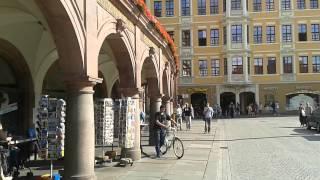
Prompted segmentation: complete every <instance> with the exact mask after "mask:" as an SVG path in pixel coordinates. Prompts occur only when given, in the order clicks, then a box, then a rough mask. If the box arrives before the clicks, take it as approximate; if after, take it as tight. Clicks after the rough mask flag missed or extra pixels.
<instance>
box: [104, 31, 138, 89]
mask: <svg viewBox="0 0 320 180" xmlns="http://www.w3.org/2000/svg"><path fill="white" fill-rule="evenodd" d="M109 47H110V48H109ZM108 50H111V51H112V53H113V55H114V58H115V64H116V67H117V69H118V71H119V76H120V81H119V82H120V87H121V88H132V87H135V76H134V67H133V66H134V65H133V64H132V62H131V57H130V53H129V50H128V47H127V46H126V45H125V43H124V41H123V40H122V38H121V37H120V35H119V34H111V35H109V36H108V37H107V38H106V39H105V42H104V44H103V45H102V47H101V49H100V54H108Z"/></svg>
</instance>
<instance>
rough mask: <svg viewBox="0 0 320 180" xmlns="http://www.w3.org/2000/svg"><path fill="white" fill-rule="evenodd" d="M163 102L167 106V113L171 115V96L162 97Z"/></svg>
mask: <svg viewBox="0 0 320 180" xmlns="http://www.w3.org/2000/svg"><path fill="white" fill-rule="evenodd" d="M162 104H163V105H165V107H166V113H167V114H168V115H170V116H171V112H172V111H171V107H170V98H169V97H163V98H162Z"/></svg>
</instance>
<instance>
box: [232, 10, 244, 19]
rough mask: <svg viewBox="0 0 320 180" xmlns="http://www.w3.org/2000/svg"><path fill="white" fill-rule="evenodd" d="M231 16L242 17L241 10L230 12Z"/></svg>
mask: <svg viewBox="0 0 320 180" xmlns="http://www.w3.org/2000/svg"><path fill="white" fill-rule="evenodd" d="M230 14H231V16H237V17H239V16H242V15H243V12H242V9H241V10H231V12H230Z"/></svg>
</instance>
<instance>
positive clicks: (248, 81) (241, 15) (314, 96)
mask: <svg viewBox="0 0 320 180" xmlns="http://www.w3.org/2000/svg"><path fill="white" fill-rule="evenodd" d="M149 3H150V4H149V5H150V7H151V8H152V9H153V13H154V15H155V16H157V17H158V18H159V19H160V21H161V22H162V23H163V24H164V25H165V26H166V29H167V31H168V33H169V34H171V35H172V37H173V39H174V42H175V44H176V45H177V46H178V47H179V48H178V50H179V54H180V59H181V64H180V79H179V84H178V87H179V88H178V89H179V91H178V92H179V94H180V95H181V98H182V99H183V101H187V102H191V103H192V104H193V105H196V106H201V107H202V106H203V105H204V102H206V101H208V102H210V103H211V104H220V105H221V106H222V108H226V107H227V106H228V104H229V103H230V102H233V103H240V106H241V111H242V112H245V108H246V106H247V105H248V104H250V103H254V102H256V103H257V104H262V105H263V106H264V107H266V108H264V110H266V109H267V107H268V106H269V105H270V103H272V102H279V105H280V111H282V112H284V111H290V110H296V109H297V107H298V105H299V103H306V102H309V103H311V104H313V105H314V106H318V104H319V93H320V91H319V90H320V85H319V82H320V74H319V73H320V64H319V63H320V46H319V45H320V29H319V27H320V20H319V17H320V9H319V2H318V0H155V1H152V2H149ZM199 99H201V100H199Z"/></svg>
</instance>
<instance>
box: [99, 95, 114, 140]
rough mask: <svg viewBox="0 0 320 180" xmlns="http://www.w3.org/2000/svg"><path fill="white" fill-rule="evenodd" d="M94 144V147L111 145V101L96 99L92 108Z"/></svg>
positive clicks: (112, 120)
mask: <svg viewBox="0 0 320 180" xmlns="http://www.w3.org/2000/svg"><path fill="white" fill-rule="evenodd" d="M94 110H95V111H94V121H95V129H96V130H95V144H96V146H97V145H98V146H105V145H111V144H112V143H113V129H114V127H113V122H114V116H113V114H114V111H113V100H112V99H110V98H105V99H98V100H96V101H95V108H94Z"/></svg>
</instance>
